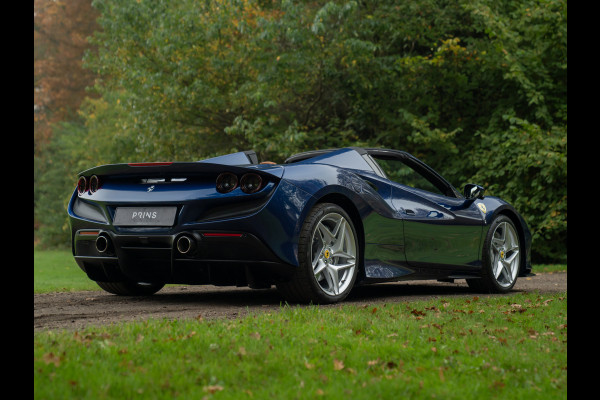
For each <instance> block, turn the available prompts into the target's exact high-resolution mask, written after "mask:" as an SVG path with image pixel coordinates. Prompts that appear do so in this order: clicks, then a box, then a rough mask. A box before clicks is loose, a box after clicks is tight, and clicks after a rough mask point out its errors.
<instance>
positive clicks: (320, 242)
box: [311, 213, 356, 296]
mask: <svg viewBox="0 0 600 400" xmlns="http://www.w3.org/2000/svg"><path fill="white" fill-rule="evenodd" d="M311 243H312V245H311V260H312V267H313V274H314V277H315V280H316V281H317V284H318V285H319V287H320V288H321V290H322V291H323V292H324V293H326V294H328V295H329V296H338V295H339V294H341V293H344V292H345V291H346V290H347V289H348V288H349V286H350V285H351V284H352V278H353V277H354V274H355V271H356V240H355V237H354V231H353V230H352V225H350V224H349V223H348V221H347V220H346V219H345V218H344V217H343V216H342V215H340V214H338V213H329V214H327V215H325V216H323V217H322V218H321V219H320V221H319V222H318V223H317V225H316V228H315V230H314V232H313V235H312V242H311Z"/></svg>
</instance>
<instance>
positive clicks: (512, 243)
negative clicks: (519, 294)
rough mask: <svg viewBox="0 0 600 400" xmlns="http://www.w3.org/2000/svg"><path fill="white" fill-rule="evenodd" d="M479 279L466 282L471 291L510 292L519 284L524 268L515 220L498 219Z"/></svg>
mask: <svg viewBox="0 0 600 400" xmlns="http://www.w3.org/2000/svg"><path fill="white" fill-rule="evenodd" d="M482 263H483V265H482V269H481V278H480V279H467V284H468V285H469V287H470V288H471V289H474V290H476V291H478V292H484V293H507V292H509V291H511V290H512V288H513V287H514V286H515V283H516V282H517V277H518V275H519V269H520V267H521V254H520V241H519V234H518V230H517V228H516V226H515V224H514V223H513V222H512V220H511V219H510V218H508V217H506V216H504V215H500V216H498V217H496V219H494V220H493V221H492V224H491V225H490V229H489V231H488V233H487V235H486V237H485V241H484V243H483V254H482Z"/></svg>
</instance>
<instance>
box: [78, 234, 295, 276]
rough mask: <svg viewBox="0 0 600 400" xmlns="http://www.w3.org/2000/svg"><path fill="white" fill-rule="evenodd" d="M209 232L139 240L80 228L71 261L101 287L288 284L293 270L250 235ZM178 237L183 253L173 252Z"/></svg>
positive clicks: (151, 236)
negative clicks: (184, 241)
mask: <svg viewBox="0 0 600 400" xmlns="http://www.w3.org/2000/svg"><path fill="white" fill-rule="evenodd" d="M211 233H214V232H206V231H199V230H192V231H181V232H179V233H177V234H172V235H144V236H142V235H132V234H116V233H114V232H110V231H105V230H89V229H84V230H80V231H77V232H76V233H75V235H74V253H75V254H74V255H75V261H76V262H77V264H78V265H79V267H80V268H81V269H82V270H83V271H84V272H85V273H86V274H87V275H88V277H89V278H90V279H92V280H95V281H103V282H118V281H123V280H124V279H128V280H134V281H137V282H161V283H184V284H214V285H237V286H251V287H263V286H267V285H270V284H272V283H274V282H276V281H277V280H279V279H286V278H287V277H289V276H290V274H292V273H293V271H294V269H295V267H294V266H292V265H290V264H287V263H285V262H283V261H281V260H280V259H279V258H278V257H277V256H276V255H274V254H273V252H271V251H270V250H269V248H268V247H267V246H266V245H265V244H264V243H263V242H262V241H261V240H259V239H258V238H257V237H256V236H254V235H252V234H250V233H246V232H239V233H237V234H236V235H235V236H210V234H211ZM238 235H239V236H238ZM182 236H186V238H189V239H190V240H191V241H192V246H191V247H190V249H189V250H188V251H186V252H185V253H184V254H183V253H182V252H181V251H180V250H179V249H178V248H177V243H178V240H179V238H181V237H182ZM99 237H100V238H102V239H101V240H102V241H104V240H106V243H107V245H106V246H104V242H102V245H101V246H97V245H96V241H97V240H98V238H99ZM99 248H100V250H99Z"/></svg>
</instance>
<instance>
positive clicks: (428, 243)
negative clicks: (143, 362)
mask: <svg viewBox="0 0 600 400" xmlns="http://www.w3.org/2000/svg"><path fill="white" fill-rule="evenodd" d="M68 214H69V220H70V227H71V233H72V250H73V255H74V257H75V260H76V262H77V264H78V265H79V266H80V267H81V269H82V270H83V271H84V272H85V273H86V274H87V275H88V277H89V278H90V279H92V280H94V281H96V282H97V283H98V285H99V286H100V287H101V288H102V289H104V290H106V291H108V292H110V293H114V294H118V295H150V294H153V293H155V292H157V291H158V290H160V289H161V288H162V287H163V286H164V285H165V284H166V283H175V284H189V285H193V284H198V285H203V284H212V285H236V286H249V287H251V288H269V287H271V286H272V285H275V286H276V287H277V289H278V291H279V292H280V293H281V295H282V296H283V298H284V299H285V300H287V301H290V302H314V303H333V302H338V301H341V300H343V299H344V298H346V296H348V294H349V293H350V291H351V290H352V288H353V287H354V286H355V285H357V284H364V283H374V282H389V281H398V280H416V279H438V280H443V281H453V280H455V279H465V280H466V281H467V283H468V285H469V287H471V288H472V289H474V290H477V291H484V292H496V293H498V292H499V293H502V292H507V291H509V290H511V289H512V287H513V286H514V285H515V282H516V280H517V277H519V276H527V275H529V274H531V262H530V248H531V233H530V231H529V229H528V227H527V224H526V223H525V221H524V220H523V218H522V217H521V215H520V214H519V213H518V212H517V211H516V210H515V209H514V207H512V206H511V205H510V204H508V203H507V202H505V201H503V200H501V199H499V198H497V197H492V196H484V188H483V187H481V186H478V185H474V184H467V185H466V186H465V187H464V190H463V193H460V192H459V191H457V190H456V189H455V188H454V187H453V186H452V185H451V184H450V183H448V181H446V180H445V179H444V178H443V177H442V176H441V175H440V174H438V173H437V172H435V171H434V170H433V169H432V168H430V167H429V166H427V165H426V164H425V163H423V162H422V161H420V160H418V159H417V158H415V157H414V156H412V155H410V154H408V153H406V152H404V151H398V150H389V149H377V148H360V147H349V148H343V149H328V150H315V151H309V152H305V153H300V154H296V155H293V156H291V157H290V158H288V159H287V160H285V162H284V163H283V164H274V163H271V162H263V163H259V162H258V159H257V156H256V153H255V152H254V151H244V152H239V153H233V154H228V155H224V156H220V157H215V158H210V159H206V160H202V161H197V162H164V163H163V162H159V163H130V164H111V165H102V166H98V167H94V168H91V169H88V170H86V171H83V172H81V173H79V175H78V181H77V187H76V189H75V191H74V193H73V195H72V197H71V200H70V202H69V206H68Z"/></svg>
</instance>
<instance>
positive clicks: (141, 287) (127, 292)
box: [96, 281, 165, 296]
mask: <svg viewBox="0 0 600 400" xmlns="http://www.w3.org/2000/svg"><path fill="white" fill-rule="evenodd" d="M96 283H97V284H98V286H100V287H101V288H102V289H104V290H106V291H107V292H108V293H112V294H116V295H119V296H150V295H153V294H154V293H156V292H158V291H159V290H160V289H162V288H163V287H164V286H165V284H164V283H142V282H139V283H138V282H130V281H123V282H99V281H96Z"/></svg>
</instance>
